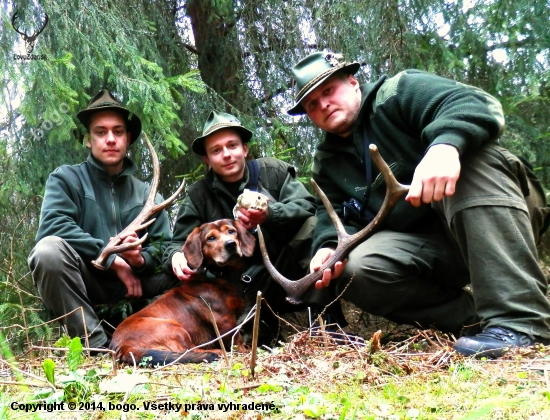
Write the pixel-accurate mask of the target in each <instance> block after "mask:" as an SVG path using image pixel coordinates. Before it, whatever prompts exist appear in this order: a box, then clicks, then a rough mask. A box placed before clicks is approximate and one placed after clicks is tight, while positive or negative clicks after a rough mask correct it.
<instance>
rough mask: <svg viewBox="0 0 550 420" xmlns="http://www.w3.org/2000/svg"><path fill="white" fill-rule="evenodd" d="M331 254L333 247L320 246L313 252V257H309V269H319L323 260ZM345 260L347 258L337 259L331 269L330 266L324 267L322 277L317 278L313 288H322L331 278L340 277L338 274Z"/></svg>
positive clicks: (341, 270) (312, 270)
mask: <svg viewBox="0 0 550 420" xmlns="http://www.w3.org/2000/svg"><path fill="white" fill-rule="evenodd" d="M333 254H334V249H332V248H320V249H319V250H318V251H317V252H316V253H315V255H314V256H313V258H312V259H311V262H310V263H309V269H310V271H311V272H314V271H319V269H320V268H321V266H322V265H323V264H324V263H325V261H327V260H328V259H329V258H330V257H332V255H333ZM346 261H347V260H344V261H338V262H337V263H336V264H334V268H333V269H332V270H331V269H330V268H327V269H325V271H323V277H322V278H321V280H317V282H316V283H315V288H316V289H322V288H323V287H327V286H328V285H329V284H330V281H331V280H332V279H335V278H337V277H340V275H341V274H342V272H343V271H344V267H345V265H346Z"/></svg>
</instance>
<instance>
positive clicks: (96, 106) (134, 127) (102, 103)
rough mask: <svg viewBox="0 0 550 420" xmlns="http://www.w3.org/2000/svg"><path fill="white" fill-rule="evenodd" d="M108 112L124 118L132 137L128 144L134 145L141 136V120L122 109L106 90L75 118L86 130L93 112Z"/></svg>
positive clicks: (100, 92)
mask: <svg viewBox="0 0 550 420" xmlns="http://www.w3.org/2000/svg"><path fill="white" fill-rule="evenodd" d="M108 110H112V111H116V112H118V113H120V114H121V115H122V116H123V117H124V119H125V120H126V128H127V130H128V131H129V132H130V133H131V135H132V136H131V140H130V144H132V143H134V142H135V141H136V140H137V139H138V137H139V135H140V134H141V120H140V119H139V118H138V116H137V115H136V114H134V113H132V112H131V111H130V110H128V109H126V108H124V107H123V106H122V105H121V104H120V103H119V102H118V101H117V100H116V99H115V98H114V97H113V95H112V94H111V92H109V91H108V90H107V89H103V90H101V91H99V92H98V93H97V94H96V95H95V96H94V97H93V98H92V99H91V100H90V103H89V104H88V107H87V108H86V109H83V110H82V111H80V112H79V113H78V114H76V117H77V118H78V119H79V121H80V122H81V123H82V124H83V125H84V126H85V127H86V128H88V127H89V125H90V118H91V116H92V115H93V114H94V113H95V112H99V111H108Z"/></svg>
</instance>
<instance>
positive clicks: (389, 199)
mask: <svg viewBox="0 0 550 420" xmlns="http://www.w3.org/2000/svg"><path fill="white" fill-rule="evenodd" d="M369 152H370V154H371V157H372V159H373V161H374V163H375V165H376V166H377V167H378V169H379V170H380V173H381V174H382V176H383V177H384V180H385V181H386V196H385V197H384V202H383V203H382V206H381V207H380V210H379V211H378V214H377V215H376V216H375V217H374V219H373V220H372V221H371V222H370V223H369V224H368V225H367V226H365V227H364V228H363V229H362V230H360V231H359V232H357V233H355V234H354V235H349V234H347V233H346V232H345V230H344V227H343V225H342V222H341V221H340V219H339V218H338V216H337V215H336V212H335V211H334V209H333V207H332V205H331V204H330V202H329V201H328V199H327V198H326V196H325V194H324V193H323V192H322V191H321V189H320V188H319V187H318V186H317V184H315V182H314V181H313V180H312V184H313V186H314V187H315V189H316V191H317V192H318V193H320V194H319V196H320V197H321V200H322V201H323V204H324V205H325V208H326V209H327V212H328V213H329V216H330V218H331V220H332V222H333V223H334V225H335V228H336V231H337V232H338V246H337V247H336V249H335V250H334V253H333V254H332V256H331V257H330V258H329V259H328V260H327V261H325V263H323V265H321V267H320V268H319V270H317V271H314V272H312V273H310V274H308V275H307V276H305V277H303V278H301V279H299V280H295V281H292V280H289V279H287V278H286V277H284V276H283V275H282V274H280V273H279V272H278V271H277V269H276V268H275V267H274V266H273V264H272V263H271V261H270V260H269V255H268V254H267V249H266V247H265V243H264V237H263V235H262V232H261V229H258V239H259V241H260V249H261V251H262V258H263V260H264V265H265V266H266V268H267V270H268V271H269V273H270V274H271V276H272V277H273V279H274V280H275V281H276V282H277V283H279V284H280V285H281V286H282V287H283V289H284V290H285V292H286V293H287V295H288V296H287V298H286V299H287V300H288V301H289V302H291V303H294V304H297V303H300V302H301V299H300V296H302V295H303V293H304V292H305V291H306V290H307V289H309V288H310V287H311V286H312V285H313V284H314V283H315V282H316V281H317V280H320V279H321V277H323V271H324V270H326V269H327V268H333V267H334V265H335V264H336V263H337V262H338V261H342V260H343V259H344V258H346V256H347V255H348V254H349V252H350V251H351V250H352V249H353V248H354V247H355V245H357V244H358V243H360V242H362V241H364V240H365V239H367V238H368V237H370V236H371V235H372V234H373V233H374V232H375V231H376V228H377V227H378V226H379V225H380V223H381V222H382V221H383V220H384V218H385V217H386V216H387V215H388V214H389V213H390V211H391V210H392V209H393V207H394V206H395V204H396V203H397V201H398V200H399V197H401V196H402V195H403V194H404V193H405V192H406V191H408V190H409V186H407V185H402V184H400V183H399V182H397V180H396V179H395V176H394V175H393V173H392V172H391V169H390V167H389V166H388V165H387V164H386V162H385V161H384V159H383V158H382V156H380V153H379V152H378V148H377V147H376V146H375V145H374V144H371V145H370V146H369Z"/></svg>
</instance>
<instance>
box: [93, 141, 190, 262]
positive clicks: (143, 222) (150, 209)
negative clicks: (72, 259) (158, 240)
mask: <svg viewBox="0 0 550 420" xmlns="http://www.w3.org/2000/svg"><path fill="white" fill-rule="evenodd" d="M143 138H144V140H145V143H146V144H147V147H148V148H149V151H150V152H151V159H152V161H153V181H152V182H151V188H150V190H149V196H148V197H147V200H145V204H144V205H143V209H142V210H141V212H140V213H139V214H138V215H137V216H136V218H135V219H134V220H133V221H132V222H131V223H130V224H129V225H128V226H126V228H124V229H123V230H122V232H120V233H119V234H118V235H116V236H115V237H114V238H111V240H110V241H109V243H108V244H107V246H106V247H105V248H103V251H101V254H100V255H99V257H98V258H97V259H95V260H93V261H92V264H93V265H94V266H95V267H96V268H99V269H100V270H105V267H104V265H103V264H104V262H105V260H106V259H107V258H108V257H109V256H110V255H112V254H117V253H119V252H124V251H128V250H130V249H133V248H136V247H137V246H139V245H141V244H143V243H144V242H145V240H146V239H147V235H148V234H147V233H145V235H143V236H142V237H141V238H140V239H139V240H138V241H135V242H132V243H127V244H121V241H122V239H121V238H124V237H126V235H127V234H128V232H138V231H140V230H143V229H145V228H146V227H148V226H149V225H151V224H152V223H153V222H154V221H155V220H156V218H153V219H150V220H148V219H149V218H150V217H151V216H152V215H154V214H155V213H157V212H159V211H160V210H162V209H165V208H166V207H168V206H169V205H170V204H171V203H172V202H173V201H174V200H175V199H176V197H177V196H178V195H179V194H180V192H181V191H182V190H183V188H184V187H185V180H183V182H182V183H181V185H180V187H179V188H178V189H177V191H176V192H175V193H174V194H172V196H170V198H168V199H167V200H164V201H163V202H162V203H160V204H156V205H155V197H156V195H157V190H158V186H159V182H160V164H159V160H158V156H157V153H156V152H155V149H154V148H153V146H152V145H151V142H150V141H149V138H148V137H147V134H145V133H143Z"/></svg>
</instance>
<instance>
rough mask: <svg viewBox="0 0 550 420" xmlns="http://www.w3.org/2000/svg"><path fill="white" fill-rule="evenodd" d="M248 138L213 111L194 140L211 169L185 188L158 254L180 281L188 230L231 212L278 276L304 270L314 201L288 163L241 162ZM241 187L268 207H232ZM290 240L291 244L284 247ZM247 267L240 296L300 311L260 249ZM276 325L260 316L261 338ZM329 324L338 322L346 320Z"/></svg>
mask: <svg viewBox="0 0 550 420" xmlns="http://www.w3.org/2000/svg"><path fill="white" fill-rule="evenodd" d="M251 138H252V132H251V131H250V130H248V129H247V128H245V127H243V126H242V125H241V123H240V121H239V120H238V119H237V118H236V117H235V116H233V115H231V114H227V113H224V112H218V111H212V112H211V113H210V115H209V116H208V119H207V121H206V123H205V125H204V130H203V133H202V136H200V137H198V138H196V139H195V140H194V141H193V145H192V149H193V152H195V153H196V154H197V155H199V156H202V158H203V160H204V162H205V163H206V164H207V165H208V166H209V168H210V169H209V171H208V173H207V174H206V176H205V177H204V178H203V179H201V180H199V181H197V182H196V183H194V184H193V185H191V186H190V187H189V188H188V190H187V196H186V197H185V199H184V200H183V203H182V205H181V207H180V209H179V212H178V216H177V219H176V223H175V226H174V229H173V238H172V242H171V243H170V245H168V247H167V248H166V251H165V253H164V256H163V263H164V266H165V268H166V270H167V271H168V272H173V273H174V275H175V276H176V277H177V278H178V279H180V280H181V281H189V280H190V279H191V278H192V275H193V273H194V272H195V269H196V268H197V267H189V266H188V264H187V260H186V259H185V256H184V255H183V253H182V252H181V248H182V245H183V244H184V243H185V240H186V239H187V236H188V235H189V234H190V233H191V231H192V230H193V229H194V228H195V227H197V226H200V225H202V224H203V223H207V222H211V221H214V220H218V219H224V218H231V219H233V218H234V215H236V216H237V218H238V220H239V221H240V222H241V223H242V224H244V226H245V227H246V228H247V229H248V230H251V231H253V232H254V231H255V229H256V228H257V226H259V225H260V226H261V228H262V233H263V234H264V237H265V239H266V245H267V248H268V251H269V255H270V257H271V259H272V261H276V262H275V266H276V267H278V269H279V270H281V271H282V272H283V274H285V275H286V276H287V277H288V278H291V279H292V278H299V277H302V276H303V275H304V274H305V273H306V270H307V268H308V265H309V260H310V258H311V255H310V248H311V235H310V233H311V231H312V229H313V226H314V222H315V220H316V219H315V218H314V215H315V209H316V206H315V199H314V198H313V197H312V196H311V195H310V194H309V193H308V191H307V190H306V188H305V187H304V186H303V185H302V183H301V182H299V181H298V180H297V179H296V170H295V169H294V167H292V166H290V165H289V164H287V163H285V162H283V161H281V160H278V159H274V158H268V157H265V158H259V159H255V160H254V159H253V160H248V161H247V157H248V154H249V149H248V142H249V141H250V139H251ZM245 189H250V190H253V191H257V192H260V193H261V194H263V195H265V196H266V197H267V198H268V200H269V201H268V205H267V207H265V208H260V209H253V208H250V209H247V208H245V207H240V206H239V205H237V198H238V197H239V195H240V194H242V193H243V191H244V190H245ZM235 206H236V208H235ZM297 232H298V233H297ZM289 243H290V244H291V245H289V246H286V245H287V244H289ZM252 262H253V266H252V267H251V269H249V270H248V271H247V273H245V276H243V278H244V279H247V280H250V282H249V283H248V284H247V285H246V286H245V294H247V296H250V297H252V298H253V299H255V296H256V292H257V291H258V290H261V291H262V292H263V296H264V297H265V298H266V300H267V301H268V303H269V305H270V306H271V307H272V308H273V309H274V310H275V311H277V312H287V311H295V310H297V309H300V308H299V307H295V306H293V305H291V304H288V303H286V302H285V297H286V295H285V293H284V291H283V290H282V288H281V287H280V286H279V285H278V284H277V283H274V282H273V281H271V277H270V276H269V274H268V273H267V270H266V269H265V267H264V266H263V263H262V259H261V254H260V251H259V245H257V246H256V251H255V253H254V256H253V257H252ZM327 300H328V297H327ZM330 301H331V300H328V302H330ZM336 312H338V310H336ZM340 312H341V310H340ZM269 315H270V311H265V310H262V316H269ZM275 321H276V319H274V318H270V319H264V327H263V328H262V333H263V334H264V337H266V338H265V340H269V339H270V338H272V333H276V332H277V325H273V324H274V323H275ZM272 322H273V324H272ZM336 322H340V323H342V324H344V322H345V320H341V319H338V320H337V321H336Z"/></svg>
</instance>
